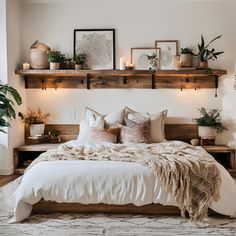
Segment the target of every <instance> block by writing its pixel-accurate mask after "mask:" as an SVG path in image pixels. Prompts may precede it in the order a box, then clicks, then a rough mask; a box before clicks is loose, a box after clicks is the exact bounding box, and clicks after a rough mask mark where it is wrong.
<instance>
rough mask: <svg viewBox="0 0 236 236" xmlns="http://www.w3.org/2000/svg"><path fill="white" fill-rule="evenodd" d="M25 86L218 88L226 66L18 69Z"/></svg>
mask: <svg viewBox="0 0 236 236" xmlns="http://www.w3.org/2000/svg"><path fill="white" fill-rule="evenodd" d="M15 73H16V74H18V75H21V76H22V77H24V79H25V88H41V89H46V88H55V89H57V88H76V89H86V88H87V89H98V88H119V89H121V88H146V89H148V88H149V89H159V88H175V89H176V88H177V89H186V88H189V89H200V88H218V78H219V77H220V76H223V75H225V74H227V71H226V70H189V69H186V70H182V69H181V70H156V71H153V70H16V72H15Z"/></svg>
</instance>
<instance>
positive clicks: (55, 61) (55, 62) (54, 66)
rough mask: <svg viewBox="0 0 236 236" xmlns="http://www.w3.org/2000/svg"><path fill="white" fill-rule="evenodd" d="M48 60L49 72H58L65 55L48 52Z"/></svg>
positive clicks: (52, 51)
mask: <svg viewBox="0 0 236 236" xmlns="http://www.w3.org/2000/svg"><path fill="white" fill-rule="evenodd" d="M48 60H49V62H50V70H59V69H60V63H62V62H64V61H65V55H64V54H62V53H61V52H60V51H56V50H54V49H53V50H49V51H48Z"/></svg>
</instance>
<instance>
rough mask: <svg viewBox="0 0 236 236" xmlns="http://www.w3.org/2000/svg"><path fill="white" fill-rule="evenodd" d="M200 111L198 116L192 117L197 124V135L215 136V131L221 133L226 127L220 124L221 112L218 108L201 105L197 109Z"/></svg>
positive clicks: (204, 136)
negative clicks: (207, 108) (207, 107)
mask: <svg viewBox="0 0 236 236" xmlns="http://www.w3.org/2000/svg"><path fill="white" fill-rule="evenodd" d="M198 110H199V112H200V115H201V116H200V117H199V118H195V119H193V121H194V122H195V123H196V124H197V125H198V134H199V137H202V138H209V137H213V138H215V137H216V132H217V133H222V132H223V131H224V130H227V128H226V127H225V126H224V125H223V124H222V119H221V114H220V112H221V111H220V110H219V109H210V110H209V111H207V110H206V108H204V107H202V108H200V109H198Z"/></svg>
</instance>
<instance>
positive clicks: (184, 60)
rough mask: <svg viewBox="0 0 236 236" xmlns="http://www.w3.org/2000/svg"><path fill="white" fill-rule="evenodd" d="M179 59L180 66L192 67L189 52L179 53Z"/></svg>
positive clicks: (191, 56)
mask: <svg viewBox="0 0 236 236" xmlns="http://www.w3.org/2000/svg"><path fill="white" fill-rule="evenodd" d="M180 60H181V63H182V67H193V55H191V54H181V55H180Z"/></svg>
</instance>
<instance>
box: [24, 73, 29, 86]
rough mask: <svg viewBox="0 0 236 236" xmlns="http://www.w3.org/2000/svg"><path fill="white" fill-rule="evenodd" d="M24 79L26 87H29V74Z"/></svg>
mask: <svg viewBox="0 0 236 236" xmlns="http://www.w3.org/2000/svg"><path fill="white" fill-rule="evenodd" d="M23 79H24V81H25V88H26V89H27V88H29V81H28V76H26V75H25V76H24V77H23Z"/></svg>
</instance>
